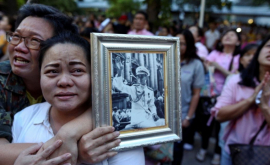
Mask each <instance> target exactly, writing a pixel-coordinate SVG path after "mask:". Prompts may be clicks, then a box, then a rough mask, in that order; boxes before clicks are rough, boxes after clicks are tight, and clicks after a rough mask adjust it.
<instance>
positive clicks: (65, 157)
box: [47, 153, 71, 165]
mask: <svg viewBox="0 0 270 165" xmlns="http://www.w3.org/2000/svg"><path fill="white" fill-rule="evenodd" d="M70 158H71V154H70V153H66V154H63V155H61V156H58V157H56V158H53V159H50V160H48V161H47V163H48V164H50V165H58V164H61V163H64V162H65V161H67V160H68V159H70ZM68 164H69V165H70V163H65V165H68Z"/></svg>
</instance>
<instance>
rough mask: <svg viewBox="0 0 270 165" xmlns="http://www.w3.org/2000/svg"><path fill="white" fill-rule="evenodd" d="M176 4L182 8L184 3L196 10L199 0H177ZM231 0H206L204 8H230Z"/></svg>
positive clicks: (197, 9)
mask: <svg viewBox="0 0 270 165" xmlns="http://www.w3.org/2000/svg"><path fill="white" fill-rule="evenodd" d="M177 4H178V5H179V7H180V8H181V9H182V10H183V9H184V5H188V7H189V8H190V9H192V10H193V11H194V12H197V11H199V10H200V5H201V0H192V1H190V0H177ZM231 5H232V2H231V1H229V0H206V1H205V8H206V9H207V10H211V8H212V7H216V8H218V9H221V8H222V7H227V8H229V9H230V8H231Z"/></svg>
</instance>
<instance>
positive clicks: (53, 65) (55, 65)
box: [44, 64, 59, 68]
mask: <svg viewBox="0 0 270 165" xmlns="http://www.w3.org/2000/svg"><path fill="white" fill-rule="evenodd" d="M50 66H51V67H56V68H57V67H59V64H47V65H46V66H45V67H44V68H47V67H50Z"/></svg>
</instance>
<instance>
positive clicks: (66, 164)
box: [63, 163, 71, 165]
mask: <svg viewBox="0 0 270 165" xmlns="http://www.w3.org/2000/svg"><path fill="white" fill-rule="evenodd" d="M63 165H71V164H70V163H65V164H63Z"/></svg>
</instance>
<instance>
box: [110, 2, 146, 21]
mask: <svg viewBox="0 0 270 165" xmlns="http://www.w3.org/2000/svg"><path fill="white" fill-rule="evenodd" d="M108 3H109V4H110V8H109V9H108V10H107V11H106V14H107V16H109V17H114V18H118V17H120V16H121V15H122V14H123V13H129V12H131V13H133V14H134V13H135V12H136V11H137V10H139V9H140V6H141V3H140V2H137V1H133V0H108Z"/></svg>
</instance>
